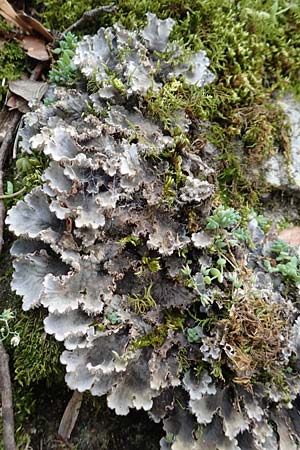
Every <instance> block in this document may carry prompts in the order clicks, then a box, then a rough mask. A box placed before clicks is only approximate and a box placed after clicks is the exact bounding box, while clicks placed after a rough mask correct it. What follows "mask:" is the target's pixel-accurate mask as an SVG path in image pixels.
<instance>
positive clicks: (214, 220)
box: [206, 206, 241, 231]
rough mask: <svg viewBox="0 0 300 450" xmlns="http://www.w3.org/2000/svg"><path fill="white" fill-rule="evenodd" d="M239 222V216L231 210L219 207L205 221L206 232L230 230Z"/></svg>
mask: <svg viewBox="0 0 300 450" xmlns="http://www.w3.org/2000/svg"><path fill="white" fill-rule="evenodd" d="M240 220H241V216H240V214H239V213H238V212H237V211H235V210H234V209H233V208H224V206H219V207H218V208H217V209H216V210H215V212H214V214H213V215H212V216H210V217H209V218H208V219H207V225H206V229H207V230H212V231H214V230H218V229H220V228H231V227H233V226H235V225H237V224H238V222H239V221H240Z"/></svg>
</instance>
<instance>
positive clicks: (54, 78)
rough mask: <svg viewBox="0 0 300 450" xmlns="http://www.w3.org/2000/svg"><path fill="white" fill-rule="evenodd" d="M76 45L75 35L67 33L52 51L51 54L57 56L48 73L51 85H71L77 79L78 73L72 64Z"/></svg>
mask: <svg viewBox="0 0 300 450" xmlns="http://www.w3.org/2000/svg"><path fill="white" fill-rule="evenodd" d="M77 43H78V38H77V36H76V35H75V34H73V33H71V32H69V33H67V34H66V35H65V39H64V40H63V41H60V43H59V47H57V48H55V49H54V50H53V53H55V54H56V55H59V59H58V61H57V62H56V65H55V66H54V68H52V69H51V70H50V72H49V80H50V81H51V82H52V83H56V84H63V85H70V84H71V85H72V84H73V83H74V81H76V79H77V77H78V71H77V69H76V67H75V65H74V64H73V63H72V58H73V56H74V53H75V49H76V46H77Z"/></svg>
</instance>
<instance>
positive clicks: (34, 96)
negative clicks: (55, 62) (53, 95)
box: [8, 80, 48, 102]
mask: <svg viewBox="0 0 300 450" xmlns="http://www.w3.org/2000/svg"><path fill="white" fill-rule="evenodd" d="M8 87H9V90H10V91H11V92H12V93H13V94H16V95H19V96H20V97H22V98H24V99H25V100H27V101H28V102H33V101H39V100H41V99H42V98H43V96H44V95H45V93H46V91H47V89H48V83H43V82H42V81H34V80H14V81H10V82H9V83H8Z"/></svg>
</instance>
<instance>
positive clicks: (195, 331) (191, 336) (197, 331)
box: [186, 326, 202, 343]
mask: <svg viewBox="0 0 300 450" xmlns="http://www.w3.org/2000/svg"><path fill="white" fill-rule="evenodd" d="M186 334H187V340H188V341H189V342H190V343H198V342H200V340H201V337H202V330H201V328H200V327H199V326H196V327H193V328H187V330H186Z"/></svg>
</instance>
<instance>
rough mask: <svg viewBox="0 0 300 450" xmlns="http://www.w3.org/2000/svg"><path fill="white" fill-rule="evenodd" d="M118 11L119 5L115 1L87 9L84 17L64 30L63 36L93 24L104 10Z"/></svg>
mask: <svg viewBox="0 0 300 450" xmlns="http://www.w3.org/2000/svg"><path fill="white" fill-rule="evenodd" d="M116 11H117V7H116V5H114V4H113V3H111V4H110V5H105V6H100V8H95V9H91V10H90V11H85V13H83V15H82V17H81V18H80V19H79V20H77V22H75V23H73V24H72V25H71V26H69V28H67V29H66V30H65V31H64V32H63V36H65V35H66V34H67V33H69V32H70V31H75V30H78V29H80V28H83V27H85V26H88V25H91V24H93V22H94V21H95V20H97V19H98V18H99V17H100V16H101V15H102V14H103V13H104V12H108V13H113V12H116Z"/></svg>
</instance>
